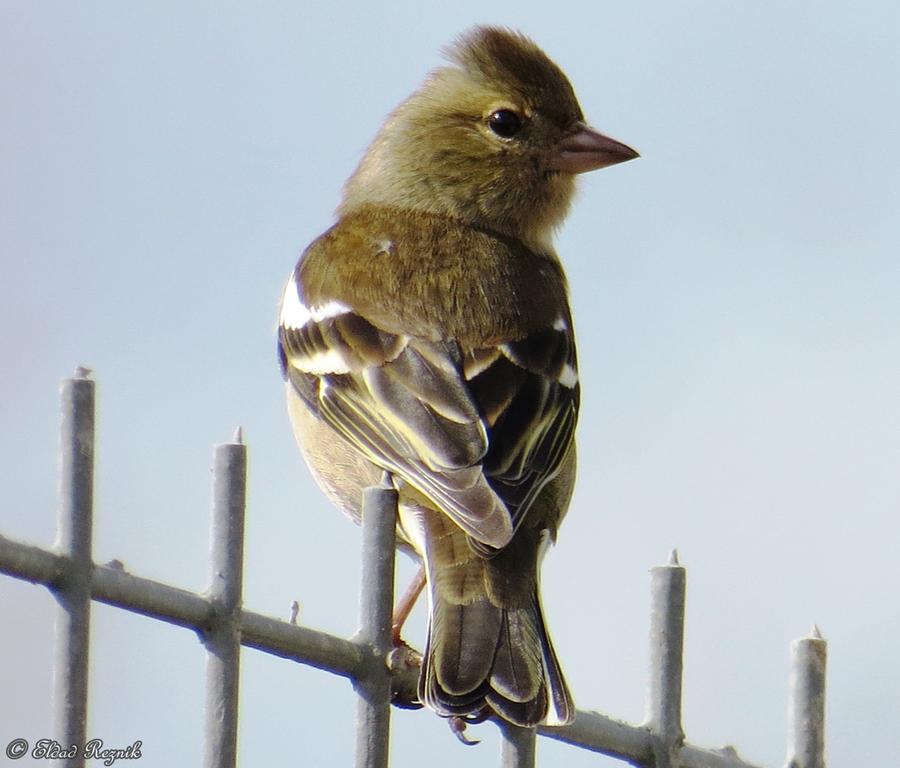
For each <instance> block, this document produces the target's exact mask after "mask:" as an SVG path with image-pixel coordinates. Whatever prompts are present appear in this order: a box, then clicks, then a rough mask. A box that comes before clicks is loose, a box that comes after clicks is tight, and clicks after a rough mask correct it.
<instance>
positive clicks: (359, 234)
mask: <svg viewBox="0 0 900 768" xmlns="http://www.w3.org/2000/svg"><path fill="white" fill-rule="evenodd" d="M448 58H449V60H450V66H446V67H443V68H440V69H438V70H436V71H434V72H432V73H431V75H430V76H429V77H428V78H427V79H426V80H425V82H424V84H423V85H422V86H421V87H420V88H419V89H418V90H417V91H416V92H415V93H413V95H412V96H410V97H409V99H407V100H406V101H405V102H403V103H402V104H401V105H400V106H399V107H398V108H397V109H396V110H395V111H394V112H393V113H392V114H391V115H390V116H389V117H388V118H387V120H386V121H385V123H384V125H383V126H382V128H381V130H380V131H379V133H378V135H377V136H376V138H375V140H374V142H373V143H372V145H371V146H370V147H369V149H368V151H367V152H366V154H365V156H364V157H363V159H362V161H361V163H360V164H359V167H358V168H357V170H356V171H355V173H354V174H353V175H352V176H351V178H350V179H349V181H348V182H347V184H346V186H345V188H344V195H343V201H342V203H341V205H340V207H339V209H338V221H337V223H336V224H335V225H334V226H333V227H331V229H329V230H328V231H327V232H325V233H324V234H323V235H321V236H320V237H319V238H318V239H317V240H315V241H314V242H313V243H312V244H311V245H310V246H309V247H308V248H307V249H306V251H305V252H304V254H303V255H302V257H301V258H300V261H299V263H298V264H297V267H296V268H295V270H294V272H293V274H292V276H291V279H290V280H289V282H288V284H287V287H286V289H285V292H284V297H283V300H282V306H281V318H280V328H279V352H280V357H281V365H282V370H283V373H284V376H285V379H286V381H287V396H288V404H289V410H290V414H291V419H292V423H293V426H294V431H295V434H296V437H297V440H298V442H299V444H300V447H301V449H302V451H303V454H304V457H305V458H306V461H307V463H308V464H309V466H310V468H311V469H312V471H313V474H314V475H315V477H316V479H317V481H318V483H319V485H320V486H321V487H322V488H323V489H324V491H325V493H326V494H328V496H329V497H330V498H331V499H332V500H333V501H334V502H335V503H337V504H338V505H339V506H340V507H342V508H343V509H344V510H345V511H346V512H348V513H349V514H351V515H352V516H353V517H354V518H356V519H357V520H358V519H359V517H360V500H361V490H362V488H364V487H366V486H368V485H374V484H377V483H378V482H379V478H380V477H381V475H382V473H383V472H385V471H386V472H388V473H390V477H391V478H392V481H393V483H394V485H395V487H396V488H397V490H398V492H399V498H400V506H399V510H400V512H399V531H400V534H401V536H402V539H403V540H404V541H405V542H406V543H407V544H408V545H409V546H411V548H412V549H413V550H414V551H415V553H416V554H417V555H418V556H419V557H420V558H421V559H422V561H423V563H424V566H425V574H426V578H427V594H428V614H429V619H428V638H427V642H426V647H425V652H424V656H423V666H422V672H421V677H420V680H419V697H420V699H421V700H422V701H423V702H424V703H425V704H426V705H427V706H429V707H431V708H432V709H433V710H434V711H436V712H437V713H439V714H441V715H444V716H463V717H467V716H472V717H475V716H478V715H482V714H486V713H489V712H490V711H491V710H492V711H493V712H496V713H497V714H498V715H500V716H501V717H502V718H504V719H506V720H508V721H510V722H512V723H517V724H519V725H523V726H532V725H535V724H537V723H550V724H561V723H568V722H570V721H571V720H572V718H573V717H574V715H575V708H574V705H573V703H572V697H571V695H570V694H569V690H568V687H567V686H566V683H565V680H564V678H563V675H562V672H561V670H560V666H559V662H558V661H557V658H556V654H555V653H554V650H553V646H552V645H551V642H550V637H549V635H548V633H547V629H546V626H545V623H544V618H543V614H542V612H541V605H540V599H539V595H538V571H539V565H540V560H541V557H542V553H543V552H544V550H545V549H546V545H547V544H548V543H549V542H550V541H553V540H555V538H556V532H557V529H558V526H559V524H560V521H561V520H562V517H563V515H564V514H565V512H566V509H567V507H568V505H569V500H570V498H571V495H572V487H573V482H574V476H575V447H574V433H575V423H576V420H577V417H578V403H579V384H578V369H577V363H576V356H575V342H574V336H573V330H572V317H571V314H570V311H569V304H568V298H567V285H566V278H565V275H564V274H563V270H562V266H561V265H560V262H559V259H558V257H557V255H556V253H555V251H554V249H553V246H552V244H551V236H552V233H553V230H554V228H555V227H557V226H558V225H559V224H560V223H561V222H562V219H563V218H564V216H565V214H566V212H567V210H568V208H569V204H570V202H571V198H572V194H573V191H574V187H575V179H574V176H575V174H578V173H582V172H584V171H591V170H594V169H597V168H603V167H605V166H609V165H613V164H615V163H620V162H623V161H625V160H630V159H631V158H634V157H637V153H636V152H635V151H634V150H632V149H630V148H629V147H627V146H625V145H624V144H621V143H619V142H618V141H615V140H613V139H610V138H608V137H606V136H604V135H602V134H600V133H598V132H596V131H595V130H593V129H592V128H589V127H588V126H587V125H586V124H585V122H584V117H583V115H582V112H581V108H580V107H579V105H578V101H577V99H576V98H575V93H574V91H573V90H572V86H571V85H570V84H569V81H568V80H567V79H566V77H565V75H564V74H563V73H562V71H560V69H559V68H558V67H557V66H556V64H554V63H553V62H552V61H551V60H550V59H549V58H548V57H547V56H546V55H545V54H544V53H543V52H542V51H541V50H540V49H539V48H538V47H537V46H536V45H535V44H534V43H533V42H532V41H531V40H529V39H528V38H526V37H524V36H522V35H520V34H517V33H515V32H511V31H508V30H505V29H497V28H492V27H478V28H475V29H473V30H472V31H470V32H469V33H468V34H466V35H465V36H464V37H462V38H461V39H460V40H459V41H458V42H457V44H456V45H454V46H453V47H452V48H451V49H450V50H449V51H448Z"/></svg>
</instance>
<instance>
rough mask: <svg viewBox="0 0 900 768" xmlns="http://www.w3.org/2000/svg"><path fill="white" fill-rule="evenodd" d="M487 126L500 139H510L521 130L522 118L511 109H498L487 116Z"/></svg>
mask: <svg viewBox="0 0 900 768" xmlns="http://www.w3.org/2000/svg"><path fill="white" fill-rule="evenodd" d="M488 126H490V129H491V130H492V131H493V132H494V133H496V134H497V135H498V136H499V137H500V138H501V139H511V138H512V137H513V136H515V135H516V134H517V133H518V132H519V131H521V130H522V119H521V118H520V117H519V116H518V115H517V114H516V113H515V112H513V111H512V110H511V109H498V110H497V111H496V112H493V113H491V116H490V117H488Z"/></svg>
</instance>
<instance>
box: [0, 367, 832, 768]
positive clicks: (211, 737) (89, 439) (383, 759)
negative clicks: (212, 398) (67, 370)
mask: <svg viewBox="0 0 900 768" xmlns="http://www.w3.org/2000/svg"><path fill="white" fill-rule="evenodd" d="M94 408H95V404H94V382H93V381H92V380H91V379H90V378H89V377H88V372H87V371H85V370H84V369H78V370H76V373H75V376H74V377H73V378H71V379H66V380H64V381H63V383H62V426H61V451H62V457H61V479H60V505H59V520H58V538H57V542H56V544H55V546H54V548H53V550H45V549H42V548H40V547H36V546H32V545H28V544H23V543H20V542H16V541H12V540H10V539H7V538H5V537H3V536H0V572H2V573H6V574H8V575H10V576H14V577H16V578H19V579H24V580H26V581H30V582H33V583H39V584H43V585H45V586H46V587H48V588H49V589H50V590H51V592H52V593H53V594H54V596H55V597H56V600H57V606H56V609H55V611H56V617H55V641H54V642H55V649H56V652H55V655H54V669H53V692H52V695H53V702H54V703H53V710H52V711H53V723H52V735H53V738H55V739H56V740H57V741H58V742H59V743H61V744H81V745H83V744H84V743H85V723H86V719H87V670H88V660H89V648H90V642H89V639H90V638H89V634H90V604H91V600H97V601H99V602H102V603H106V604H108V605H112V606H116V607H119V608H124V609H126V610H129V611H133V612H135V613H140V614H142V615H144V616H148V617H150V618H153V619H159V620H162V621H166V622H169V623H171V624H176V625H178V626H182V627H186V628H189V629H192V630H194V631H196V632H197V633H198V634H199V636H200V638H201V640H202V642H203V645H204V646H205V648H206V652H207V685H206V725H205V729H206V734H205V737H206V747H205V752H204V765H205V766H206V767H207V768H233V766H235V765H236V761H237V754H236V737H237V727H238V679H239V665H240V646H241V645H244V646H247V647H250V648H256V649H257V650H260V651H264V652H266V653H269V654H273V655H275V656H279V657H281V658H284V659H291V660H293V661H297V662H300V663H303V664H307V665H310V666H313V667H317V668H318V669H321V670H324V671H327V672H331V673H332V674H336V675H341V676H343V677H347V678H350V679H351V680H352V681H353V684H354V688H355V690H356V692H357V694H358V696H359V705H358V715H357V746H356V765H357V768H386V767H387V766H388V764H389V742H390V716H391V699H392V695H393V693H394V692H397V691H409V690H415V685H416V680H415V678H416V675H417V672H416V670H415V669H413V668H411V667H410V666H409V665H404V664H392V663H390V659H392V658H393V656H392V654H391V653H390V651H391V650H392V648H391V608H392V603H393V599H394V596H393V585H394V553H395V547H394V545H395V541H394V536H395V519H396V501H397V499H396V494H395V492H394V491H392V490H390V489H386V488H370V489H368V490H367V491H366V496H365V500H364V505H363V525H362V528H363V567H362V579H361V588H360V608H359V631H358V632H357V634H356V635H354V637H352V638H350V639H345V638H341V637H336V636H334V635H330V634H328V633H326V632H320V631H317V630H314V629H310V628H308V627H303V626H300V625H297V624H295V623H293V622H286V621H281V620H278V619H274V618H271V617H268V616H264V615H262V614H259V613H254V612H253V611H248V610H245V609H244V608H243V607H242V604H241V582H242V569H243V531H244V510H245V499H246V466H247V465H246V461H247V449H246V446H245V445H244V444H243V441H242V439H241V435H240V430H238V432H237V434H236V435H235V438H234V441H233V442H231V443H226V444H223V445H218V446H216V448H215V456H214V464H213V470H214V472H213V474H214V479H213V513H212V524H211V531H210V539H211V561H210V584H209V587H208V589H207V591H206V592H205V593H203V594H196V593H193V592H189V591H186V590H183V589H179V588H177V587H172V586H169V585H166V584H162V583H159V582H156V581H153V580H150V579H146V578H142V577H140V576H136V575H133V574H130V573H128V572H127V571H126V570H125V568H124V567H123V566H122V565H121V563H118V562H117V561H113V562H111V563H107V564H106V565H98V564H94V563H93V560H92V556H91V529H92V508H93V463H94ZM685 589H686V571H685V569H684V567H683V566H681V565H680V564H679V563H678V559H677V555H676V554H675V553H674V552H673V553H672V556H671V557H670V560H669V562H668V563H667V564H666V565H662V566H659V567H657V568H653V569H652V571H651V611H650V686H649V695H648V703H647V719H646V722H645V723H644V724H642V725H631V724H628V723H624V722H621V721H619V720H616V719H613V718H611V717H608V716H606V715H603V714H600V713H597V712H591V711H586V710H579V711H578V713H577V717H576V719H575V722H574V723H572V724H571V725H568V726H563V727H543V726H542V727H539V728H537V729H526V728H518V727H515V726H511V725H509V724H506V723H502V722H498V726H499V727H500V731H501V734H502V751H501V758H500V761H501V766H503V768H531V767H532V766H534V765H535V734H536V732H537V733H539V734H540V735H542V736H545V737H549V738H553V739H557V740H559V741H563V742H566V743H568V744H571V745H573V746H575V747H580V748H582V749H587V750H591V751H593V752H598V753H601V754H604V755H609V756H612V757H616V758H619V759H621V760H623V761H625V762H627V763H630V764H632V765H635V766H644V767H646V768H758V767H757V766H753V765H752V764H750V763H747V762H745V761H744V760H742V759H741V758H740V757H739V756H738V755H737V753H736V751H735V750H734V749H733V748H732V747H723V748H722V749H718V750H716V749H705V748H702V747H697V746H694V745H691V744H688V743H685V738H684V731H683V728H682V721H681V699H682V695H681V694H682V690H681V686H682V656H683V653H682V651H683V640H684V600H685ZM826 657H827V645H826V642H825V640H823V639H822V637H821V635H820V634H819V632H818V629H816V628H814V629H813V632H812V633H811V636H810V637H806V638H801V639H799V640H795V641H794V642H793V643H792V646H791V673H790V689H789V701H788V749H787V755H788V756H787V763H786V768H824V766H825V757H824V753H825V746H824V742H825V738H824V722H825V667H826ZM53 764H54V765H57V766H66V767H67V768H76V767H80V766H83V765H84V759H83V758H79V757H72V758H64V759H60V760H56V761H54V763H53Z"/></svg>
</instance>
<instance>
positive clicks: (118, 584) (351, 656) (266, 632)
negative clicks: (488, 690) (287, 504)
mask: <svg viewBox="0 0 900 768" xmlns="http://www.w3.org/2000/svg"><path fill="white" fill-rule="evenodd" d="M65 562H66V561H65V559H64V558H62V557H61V556H60V555H57V554H54V553H52V552H48V551H46V550H43V549H40V548H39V547H35V546H32V545H29V544H23V543H20V542H16V541H13V540H11V539H7V538H4V537H2V536H0V572H3V573H7V574H9V575H10V576H15V577H17V578H20V579H24V580H26V581H30V582H36V583H40V584H44V585H46V586H52V585H53V584H54V583H55V582H56V580H57V579H58V578H59V574H60V573H62V572H63V571H64V569H65ZM91 586H92V589H93V595H94V599H95V600H97V601H99V602H102V603H106V604H107V605H113V606H116V607H118V608H123V609H125V610H128V611H132V612H134V613H139V614H141V615H144V616H149V617H150V618H154V619H159V620H161V621H166V622H168V623H170V624H175V625H177V626H181V627H186V628H188V629H194V630H197V631H199V632H205V631H207V630H208V628H209V627H210V626H211V624H212V616H213V607H212V605H211V603H210V601H209V600H207V599H206V598H204V597H202V596H201V595H197V594H194V593H193V592H188V591H187V590H183V589H178V588H177V587H171V586H169V585H167V584H160V583H159V582H157V581H153V580H151V579H145V578H143V577H140V576H135V575H133V574H130V573H128V572H126V571H125V570H124V567H123V566H122V565H121V564H118V563H116V564H115V565H97V566H95V567H94V578H93V582H92V584H91ZM241 643H242V645H244V646H247V647H249V648H255V649H256V650H259V651H262V652H264V653H269V654H272V655H274V656H278V657H280V658H284V659H290V660H292V661H297V662H300V663H302V664H308V665H310V666H313V667H316V668H318V669H322V670H324V671H327V672H331V673H332V674H336V675H341V676H342V677H347V678H354V677H359V676H360V675H361V674H362V672H363V670H364V669H366V668H367V667H368V665H369V664H370V663H371V654H370V652H369V651H368V649H367V648H366V647H365V646H363V645H360V644H359V643H358V642H354V641H351V640H346V639H344V638H341V637H336V636H334V635H330V634H328V633H327V632H321V631H319V630H315V629H311V628H309V627H304V626H298V625H295V624H289V623H287V622H286V621H282V620H280V619H276V618H273V617H271V616H264V615H263V614H260V613H255V612H253V611H247V610H244V611H242V612H241ZM398 674H400V675H405V676H406V677H408V678H409V679H408V680H407V679H404V681H403V682H402V683H400V684H399V686H400V687H404V686H405V687H406V688H407V689H410V690H415V677H416V672H415V670H411V669H401V670H398V671H395V672H394V675H395V677H396V676H397V675H398ZM395 685H396V683H395ZM537 730H538V733H539V734H540V735H542V736H546V737H548V738H551V739H556V740H557V741H562V742H564V743H567V744H571V745H572V746H575V747H580V748H583V749H588V750H590V751H592V752H597V753H600V754H604V755H609V756H611V757H617V758H619V759H622V760H625V761H627V762H630V763H632V764H633V765H640V766H646V765H653V760H654V756H653V746H652V736H651V734H650V731H649V730H648V728H647V727H646V726H638V725H631V724H629V723H623V722H621V721H619V720H615V719H613V718H611V717H607V716H606V715H601V714H599V713H597V712H591V711H588V710H579V711H578V715H577V717H576V720H575V722H574V723H572V724H571V725H567V726H539V727H538V729H537ZM679 759H680V761H681V766H682V768H759V766H757V765H755V764H751V763H747V762H745V761H743V760H741V759H740V758H739V757H738V756H737V755H736V754H735V752H734V751H733V750H732V749H731V748H730V747H725V748H723V749H721V750H712V749H705V748H701V747H696V746H692V745H689V744H685V746H684V747H683V748H682V750H681V752H680V754H679Z"/></svg>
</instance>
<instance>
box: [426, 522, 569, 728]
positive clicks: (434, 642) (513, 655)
mask: <svg viewBox="0 0 900 768" xmlns="http://www.w3.org/2000/svg"><path fill="white" fill-rule="evenodd" d="M451 525H452V524H451ZM525 533H526V532H524V531H520V532H519V533H518V534H517V536H516V538H519V536H520V535H521V534H525ZM451 535H452V537H453V538H454V539H455V538H457V536H456V535H453V534H451ZM516 544H519V546H516ZM454 549H456V552H457V557H455V558H450V559H449V560H448V558H446V557H442V558H435V559H434V560H432V561H431V562H427V567H426V573H427V577H428V601H429V606H428V608H429V621H428V638H427V641H426V645H425V655H424V658H423V663H422V673H421V676H420V678H419V698H420V699H421V700H422V701H423V702H424V703H425V704H426V705H427V706H429V707H431V708H432V709H434V710H435V711H436V712H438V713H439V714H441V715H445V716H450V715H459V716H475V715H478V714H481V713H482V712H484V711H485V708H486V707H488V708H490V710H492V711H493V712H496V713H497V714H498V715H499V716H500V717H502V718H503V719H505V720H508V721H509V722H511V723H515V724H517V725H522V726H533V725H537V724H539V723H544V724H549V725H562V724H565V723H569V722H571V721H572V720H573V719H574V716H575V707H574V705H573V703H572V697H571V695H570V694H569V689H568V687H567V686H566V682H565V679H564V678H563V675H562V671H561V670H560V666H559V661H558V660H557V658H556V653H555V652H554V650H553V645H552V643H551V641H550V637H549V635H548V634H547V629H546V625H545V623H544V616H543V612H542V611H541V604H540V598H539V594H538V579H537V566H538V563H537V559H538V558H537V549H538V546H537V541H533V542H532V541H524V542H516V541H515V540H514V542H512V543H511V546H510V547H509V548H507V550H505V551H504V552H501V553H500V554H498V555H497V556H496V557H494V558H490V559H487V558H484V557H482V556H480V555H477V554H475V553H473V552H472V551H471V550H470V549H469V548H468V547H465V546H464V551H460V549H459V548H458V547H455V548H454ZM445 554H446V553H445ZM426 560H431V559H430V558H426Z"/></svg>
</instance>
